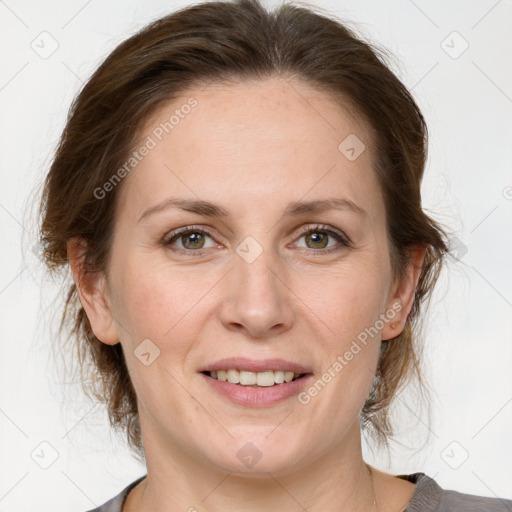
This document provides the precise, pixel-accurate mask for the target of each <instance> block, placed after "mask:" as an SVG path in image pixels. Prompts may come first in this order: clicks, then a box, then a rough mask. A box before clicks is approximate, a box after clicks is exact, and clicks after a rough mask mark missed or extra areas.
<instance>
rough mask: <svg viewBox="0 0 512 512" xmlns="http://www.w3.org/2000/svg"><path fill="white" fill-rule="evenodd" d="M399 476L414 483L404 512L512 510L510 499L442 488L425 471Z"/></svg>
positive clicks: (501, 511)
mask: <svg viewBox="0 0 512 512" xmlns="http://www.w3.org/2000/svg"><path fill="white" fill-rule="evenodd" d="M399 478H403V479H405V480H408V481H409V482H412V483H414V484H416V486H415V490H414V493H413V495H412V497H411V500H410V501H409V504H408V505H407V508H406V510H405V512H512V500H509V499H502V498H497V497H496V498H490V497H485V496H477V495H474V494H465V493H461V492H457V491H453V490H449V489H443V488H442V487H441V486H440V485H439V484H438V483H437V482H436V481H435V480H434V479H433V478H430V477H429V476H428V475H426V474H425V473H413V474H411V475H399Z"/></svg>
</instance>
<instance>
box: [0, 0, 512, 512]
mask: <svg viewBox="0 0 512 512" xmlns="http://www.w3.org/2000/svg"><path fill="white" fill-rule="evenodd" d="M275 3H276V2H274V1H266V2H265V5H267V6H272V5H274V4H275ZM314 3H315V4H316V5H318V6H320V7H322V8H324V9H327V10H328V11H330V12H331V13H332V14H333V15H336V16H338V17H339V18H341V19H343V20H348V21H350V22H351V26H356V25H357V26H358V27H359V29H358V31H359V33H360V34H362V35H363V36H364V37H366V38H368V39H370V40H371V41H373V42H375V43H378V44H382V45H383V46H385V47H386V48H388V49H389V50H390V51H391V52H392V53H393V54H394V55H395V56H396V58H397V63H399V64H397V66H396V67H395V68H394V69H395V71H396V73H397V74H398V75H399V77H400V78H401V79H402V80H403V81H404V83H405V84H406V85H407V86H408V87H409V89H412V91H413V94H414V96H415V98H416V99H417V101H418V103H419V106H420V108H421V109H422V111H423V113H424V115H425V117H426V120H427V123H428V125H429V130H430V152H429V161H428V167H427V172H426V177H425V180H424V184H423V194H424V207H425V208H426V209H427V210H428V211H429V212H430V213H431V215H432V216H433V217H434V218H436V219H437V220H439V221H440V222H442V223H443V225H444V226H446V227H447V228H448V229H449V230H451V231H452V233H453V235H454V237H456V238H457V239H458V240H453V241H452V246H453V248H454V255H455V256H457V258H455V257H453V258H452V257H451V256H450V257H449V258H448V265H447V266H446V269H445V271H444V274H443V277H442V280H441V281H440V283H439V286H438V289H437V292H436V295H435V298H434V301H433V304H432V307H431V310H430V316H429V323H428V330H427V340H426V349H425V368H426V372H427V378H428V380H429V381H430V382H431V387H432V389H433V394H432V398H433V401H432V417H431V422H430V424H428V418H426V416H425V415H424V414H423V415H422V414H421V412H419V411H416V409H415V406H414V401H410V402H407V397H406V396H401V397H400V399H399V400H398V405H399V407H398V408H397V410H396V416H397V417H398V418H399V419H400V423H401V424H403V425H408V424H410V425H411V427H410V428H408V429H405V428H404V429H403V431H402V432H401V434H400V436H399V437H398V439H399V441H400V443H397V444H394V445H393V451H392V454H391V461H390V463H389V464H388V460H387V458H386V457H384V455H383V454H378V453H375V454H374V453H373V452H372V451H370V450H368V449H367V448H366V447H365V456H366V460H367V462H369V463H371V464H374V465H375V466H377V467H378V468H380V469H382V470H384V471H389V472H392V473H395V474H404V473H412V472H416V471H422V472H425V473H427V474H428V475H430V476H431V477H433V478H435V479H436V480H437V481H438V483H439V484H440V485H441V486H442V487H444V488H450V489H455V490H459V491H461V492H468V493H473V494H481V495H487V496H496V495H497V496H501V497H507V498H512V439H511V432H512V429H511V427H512V339H511V338H512V337H511V328H510V321H511V319H512V200H511V197H512V188H511V187H512V171H511V169H512V167H511V165H512V144H511V142H512V123H511V120H512V66H511V62H512V59H511V55H512V36H511V34H512V32H511V31H510V26H511V23H512V3H511V2H510V1H508V0H502V1H496V0H488V1H487V0H485V1H483V0H482V1H478V2H476V1H467V0H464V1H458V2H456V1H449V2H448V1H442V2H441V1H436V2H434V1H425V0H415V1H412V0H400V1H344V0H338V1H334V0H332V1H330V2H329V1H326V0H325V1H317V2H314ZM189 4H190V2H188V1H181V2H177V1H171V0H167V1H164V0H161V1H156V0H154V1H145V2H138V1H135V0H129V1H127V0H123V1H120V0H116V1H110V2H108V3H106V2H99V1H98V0H92V1H89V2H87V1H86V0H72V1H66V2H64V1H63V0H61V1H57V0H48V1H45V2H36V1H35V0H31V1H25V2H22V1H15V0H6V1H5V2H3V1H0V43H1V46H0V47H1V49H2V50H1V52H2V53H1V55H2V65H1V67H0V105H1V107H0V108H1V112H2V115H1V117H0V123H1V124H0V140H1V143H2V153H1V165H0V172H1V183H2V186H1V188H0V229H1V239H2V264H1V266H0V315H1V322H0V329H1V337H2V340H1V347H2V357H1V358H0V365H1V368H0V379H1V380H0V390H1V396H0V429H1V431H0V438H1V453H0V461H1V473H0V511H2V512H7V511H9V512H17V511H27V510H52V511H54V512H64V511H65V512H71V511H76V512H83V511H84V510H88V509H91V508H94V507H96V506H98V505H100V504H102V503H103V502H105V501H106V500H107V499H109V498H111V497H112V496H114V495H115V494H117V493H118V492H119V491H120V490H121V489H122V488H124V487H125V486H126V485H127V484H128V483H130V482H131V481H133V480H134V479H135V478H137V477H138V476H140V475H142V474H144V473H145V468H144V467H143V466H141V465H140V464H138V463H137V462H135V461H134V460H133V458H132V457H131V455H130V453H129V451H128V449H127V448H125V446H124V445H123V441H122V440H120V439H118V438H116V436H115V434H112V433H111V432H110V430H109V427H108V423H107V417H106V414H105V411H104V409H102V408H101V407H99V406H94V404H92V403H89V402H87V401H86V400H84V399H82V395H81V393H80V388H79V386H77V385H76V383H75V384H74V385H73V384H72V383H68V386H67V387H66V388H65V389H66V390H67V391H66V395H63V391H62V390H63V383H62V382H61V380H60V378H59V376H58V374H57V373H56V369H55V367H54V365H53V362H52V361H53V360H52V357H51V352H50V346H51V344H52V343H53V342H54V341H53V336H52V334H51V328H52V326H53V325H54V324H55V322H56V321H57V319H58V315H59V314H60V310H59V309H58V308H59V304H60V301H61V300H62V294H63V290H65V288H64V287H61V285H60V283H59V282H58V281H57V282H56V283H55V284H52V283H51V282H50V281H48V280H47V279H45V277H44V274H43V270H42V265H41V263H40V262H39V260H38V258H37V257H36V255H35V254H34V253H32V252H31V250H30V249H31V247H32V246H33V245H34V243H35V232H36V225H35V222H34V217H33V212H31V211H30V210H29V207H28V204H29V203H27V200H28V199H29V194H31V193H34V192H33V191H34V190H36V187H37V186H38V184H39V183H40V181H41V179H42V177H43V176H44V172H45V171H46V170H47V168H48V165H49V163H50V158H51V154H52V151H53V150H54V148H55V145H56V143H57V140H58V137H59V135H60V133H61V131H62V129H63V127H64V122H65V118H66V114H67V108H68V106H69V104H70V102H71V100H72V98H73V97H74V95H75V94H76V93H77V91H78V90H79V88H80V86H81V84H82V82H83V81H85V80H86V79H87V77H88V76H89V75H90V74H91V73H92V71H93V70H94V69H95V68H96V67H97V66H98V65H99V63H100V62H101V61H102V59H103V58H104V57H105V56H106V55H107V54H108V53H109V52H110V51H111V50H112V49H113V48H114V47H115V46H116V45H117V44H119V43H120V42H121V41H122V40H124V39H125V38H126V37H128V36H129V35H131V34H132V33H133V32H134V31H135V30H137V29H139V28H141V27H142V26H143V25H145V24H146V23H147V22H149V21H150V20H152V19H154V18H156V17H158V16H160V15H163V14H166V13H169V12H171V11H173V10H175V9H176V8H178V7H182V6H185V5H189ZM352 23H354V25H352ZM43 31H47V32H48V33H49V34H51V37H52V38H54V39H55V40H56V41H57V43H58V48H57V49H56V51H55V52H54V53H53V54H52V55H51V56H49V57H48V58H46V59H43V58H41V57H40V56H39V55H38V54H37V53H36V52H35V51H34V50H33V49H32V47H31V44H33V43H32V42H33V41H35V42H36V43H37V42H38V41H40V38H41V37H47V38H48V36H40V34H41V32H43ZM454 31H456V32H457V33H458V35H457V34H455V35H454V34H452V32H454ZM464 40H465V41H466V42H467V44H469V47H468V49H467V50H466V51H465V52H464V53H462V54H461V55H460V56H458V58H453V57H454V56H455V55H456V54H458V53H459V52H460V50H461V49H462V48H463V44H464ZM46 41H47V42H50V39H47V40H46ZM443 41H444V43H443ZM34 44H35V43H34ZM39 44H41V43H39ZM46 48H49V46H48V45H47V46H46ZM447 52H448V53H447ZM450 52H451V54H452V55H451V56H450V55H449V53H450ZM35 193H37V190H36V192H35ZM31 200H34V197H33V196H31ZM53 311H56V312H57V313H55V314H54V316H53V317H52V312H53ZM416 415H417V416H419V419H417V418H416ZM413 420H414V421H413ZM427 424H428V427H427ZM427 434H428V437H427ZM41 442H46V443H49V444H50V445H51V446H52V447H53V448H50V447H49V446H48V445H47V444H44V445H42V446H39V445H40V443H41ZM53 450H55V452H53ZM37 454H39V458H38V457H37ZM52 456H55V457H57V458H56V460H55V462H53V463H52V464H51V465H50V467H48V469H43V468H42V467H40V464H43V465H44V464H45V463H46V464H49V463H50V462H51V460H52ZM466 456H467V457H468V458H467V460H465V461H464V458H465V457H466ZM36 461H37V462H36ZM462 461H464V462H463V463H461V462H462ZM38 462H39V464H38ZM459 464H460V466H459V467H458V468H456V469H455V468H454V467H451V466H457V465H459Z"/></svg>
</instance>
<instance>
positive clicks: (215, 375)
mask: <svg viewBox="0 0 512 512" xmlns="http://www.w3.org/2000/svg"><path fill="white" fill-rule="evenodd" d="M201 373H203V375H206V376H208V377H211V378H212V379H215V380H218V381H222V382H229V383H230V384H236V385H238V386H242V387H253V388H268V387H273V386H280V385H283V384H285V383H289V382H293V381H296V380H298V379H302V378H303V377H305V376H306V375H309V374H307V373H295V372H293V371H289V370H274V371H263V372H252V371H249V370H239V369H235V368H230V369H226V370H211V371H204V372H201Z"/></svg>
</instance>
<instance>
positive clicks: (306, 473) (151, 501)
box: [123, 420, 377, 512]
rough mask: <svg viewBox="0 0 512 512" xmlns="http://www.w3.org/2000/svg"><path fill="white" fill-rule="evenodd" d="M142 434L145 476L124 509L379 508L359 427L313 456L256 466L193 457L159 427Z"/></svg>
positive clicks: (353, 511) (311, 511) (367, 511)
mask: <svg viewBox="0 0 512 512" xmlns="http://www.w3.org/2000/svg"><path fill="white" fill-rule="evenodd" d="M142 424H143V422H142V420H141V426H142ZM145 426H146V427H151V425H148V424H147V425H145ZM146 431H147V428H146ZM143 432H144V430H143ZM145 439H152V440H154V441H155V442H153V443H151V442H149V443H148V442H146V441H145V444H144V447H145V452H146V463H147V474H148V476H147V478H146V479H145V480H144V481H143V482H142V483H141V484H139V486H138V487H139V489H137V492H134V493H133V495H130V497H129V500H127V503H126V505H125V508H124V509H123V510H124V512H130V511H131V510H137V511H138V512H146V511H147V512H149V511H150V510H151V511H154V512H173V511H175V510H187V511H190V512H196V511H199V510H208V511H209V512H217V511H219V512H220V511H226V510H244V511H246V512H253V511H254V512H256V511H258V512H259V511H261V510H280V511H283V512H287V511H290V512H291V511H296V510H297V508H298V507H300V509H301V510H304V509H306V510H308V512H317V511H325V510H332V509H333V503H336V506H335V509H336V510H339V511H347V512H348V511H350V512H374V511H375V512H376V511H377V508H376V505H375V504H374V503H375V499H376V498H375V491H374V486H373V482H372V478H371V474H370V473H369V471H368V467H367V466H366V464H365V463H364V461H363V459H362V454H361V438H360V431H359V430H358V429H357V430H356V429H354V430H353V431H351V432H350V433H348V435H347V436H346V438H345V439H344V441H343V443H340V444H339V445H337V446H332V447H331V446H329V447H325V448H324V450H323V453H322V454H321V455H320V456H319V457H317V458H316V459H315V460H314V461H312V462H309V463H304V462H296V463H295V464H293V465H291V466H292V467H290V466H287V467H286V470H284V469H281V470H279V468H276V470H275V471H273V470H272V471H268V470H266V471H263V470H260V471H259V472H258V471H254V470H252V471H248V472H235V471H233V470H229V469H227V470H222V469H220V468H219V465H218V464H214V463H212V461H211V460H208V459H202V460H199V459H198V458H195V457H192V456H191V455H190V452H188V451H187V450H186V449H183V447H182V445H180V443H171V442H169V441H167V442H166V441H165V440H164V439H162V438H159V436H158V435H157V432H151V434H150V435H149V436H148V435H146V436H145ZM162 446H165V447H166V449H162ZM256 468H257V466H255V468H254V469H256Z"/></svg>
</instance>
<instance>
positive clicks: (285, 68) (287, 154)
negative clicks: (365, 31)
mask: <svg viewBox="0 0 512 512" xmlns="http://www.w3.org/2000/svg"><path fill="white" fill-rule="evenodd" d="M426 135H427V129H426V126H425V123H424V119H423V117H422V115H421V112H420V111H419V109H418V107H417V106H416V104H415V102H414V100H413V98H412V97H411V95H410V94H409V93H408V91H407V90H406V89H405V87H404V86H403V85H402V84H401V82H400V81H399V80H398V79H397V78H396V76H395V75H394V74H393V73H392V72H391V71H390V70H389V69H388V68H387V67H386V65H385V64H384V63H383V62H382V60H381V59H379V55H378V51H377V50H376V49H373V48H371V47H370V46H369V45H368V44H366V43H364V42H363V41H361V40H359V39H358V38H356V37H355V36H354V35H353V34H352V33H351V32H350V31H349V30H348V29H346V28H345V27H344V26H342V25H341V24H340V23H339V22H337V21H333V20H330V19H329V18H328V17H325V16H323V15H320V14H316V13H314V12H312V11H311V10H308V9H305V8H300V7H293V6H291V5H287V6H283V7H281V8H279V9H277V10H276V11H275V12H274V13H268V12H267V11H266V10H265V9H264V8H263V7H262V6H261V5H260V4H259V3H258V2H257V1H256V0H240V1H237V2H209V3H206V4H199V5H195V6H193V7H190V8H186V9H182V10H181V11H178V12H176V13H174V14H172V15H170V16H167V17H165V18H162V19H160V20H157V21H156V22H154V23H152V24H151V25H149V26H148V27H146V28H145V29H143V30H142V31H141V32H139V33H138V34H136V35H134V36H133V37H131V38H130V39H128V40H127V41H125V42H124V43H122V44H121V45H120V46H119V47H118V48H116V49H115V50H114V52H112V54H111V55H110V56H109V57H108V58H107V59H106V61H105V62H104V63H103V64H102V65H101V66H100V67H99V69H98V70H97V71H96V72H95V73H94V75H93V76H92V78H91V79H90V80H89V81H88V82H87V83H86V85H85V86H84V88H83V90H82V91H81V92H80V94H79V95H78V97H77V99H76V100H75V102H74V103H73V105H72V108H71V111H70V116H69V119H68V122H67V125H66V128H65V131H64V133H63V136H62V139H61V142H60V145H59V148H58V151H57V154H56V157H55V160H54V162H53V164H52V167H51V169H50V172H49V174H48V177H47V180H46V182H45V189H44V195H43V201H42V206H41V213H42V216H43V219H42V226H41V231H42V239H43V243H44V245H45V255H46V258H47V261H48V264H49V266H50V267H52V268H55V267H57V266H59V265H62V266H66V265H68V264H69V267H70V269H71V271H72V274H73V278H74V283H75V284H73V285H72V286H71V288H70V291H69V295H68V302H67V308H66V311H65V312H64V317H65V318H66V317H67V318H68V320H69V319H71V320H72V321H73V322H74V324H73V325H74V334H75V335H76V339H77V347H78V351H79V354H80V357H81V359H80V360H81V361H82V362H83V365H84V366H83V369H84V375H86V373H87V366H86V361H91V362H92V365H91V368H90V370H89V371H90V372H91V373H90V376H89V380H87V379H86V378H85V379H84V385H85V387H86V389H89V390H90V389H92V390H94V391H95V393H96V394H97V396H98V398H100V399H101V400H103V401H104V402H105V403H106V404H107V406H108V411H109V416H110V419H111V422H112V424H113V425H114V426H116V427H117V428H123V429H125V431H126V433H127V437H128V441H129V443H130V446H131V447H132V448H133V449H134V450H135V452H136V453H137V454H138V456H139V457H141V458H143V459H144V460H145V462H146V465H147V475H144V476H143V477H141V478H139V479H137V480H136V481H135V482H132V483H131V484H130V485H129V486H127V487H126V488H125V489H124V490H123V491H122V492H121V493H120V494H118V495H117V496H116V497H114V498H112V500H110V501H109V502H108V503H105V504H104V505H103V506H101V507H99V508H97V509H96V511H95V512H107V511H109V512H113V511H116V512H117V511H123V512H134V511H138V512H145V511H164V510H165V511H174V510H189V511H195V510H208V511H216V510H226V509H235V508H236V509H237V510H244V511H253V510H258V511H259V510H271V509H275V510H280V511H288V510H290V511H291V510H308V511H311V512H313V511H317V510H347V511H349V510H350V511H372V510H378V511H379V512H398V511H404V510H406V511H419V510H421V511H423V512H424V511H443V512H444V511H462V510H464V511H467V510H511V509H512V502H511V501H507V500H500V499H498V498H484V497H478V496H473V495H467V494H461V493H457V492H454V491H447V490H443V489H441V487H440V486H439V485H438V484H437V483H436V482H435V481H434V480H433V479H432V478H430V477H428V476H427V475H426V474H424V473H414V474H411V475H391V474H388V473H384V472H382V471H378V470H376V469H374V468H372V467H370V466H369V465H367V464H366V463H365V462H364V460H363V457H362V452H361V433H362V432H368V433H371V434H373V436H374V438H375V440H376V441H377V442H379V443H381V444H386V443H387V440H388V438H389V437H391V435H392V433H393V429H392V426H391V424H390V420H389V417H388V411H389V405H390V403H391V402H392V400H393V398H394V397H395V396H396V394H397V393H398V391H399V390H400V389H402V388H403V387H404V386H405V385H406V384H407V383H408V382H409V381H410V380H411V379H412V378H413V377H416V378H417V379H419V382H420V383H421V374H420V367H419V361H418V341H419V329H418V325H419V321H420V318H421V317H420V313H423V310H424V308H425V306H426V305H427V303H428V298H429V297H430V295H431V292H432V289H433V287H434V285H435V282H436V280H437V278H438V275H439V272H440V269H441V264H442V261H443V257H444V255H445V254H446V252H447V244H446V236H445V233H444V232H443V230H442V228H441V227H440V226H438V225H437V224H436V223H435V222H434V221H433V220H432V219H430V218H429V217H428V216H427V215H426V214H425V213H424V212H423V210H422V208H421V196H420V185H421V180H422V176H423V171H424V165H425V159H426V142H427V138H426ZM98 376H99V378H98Z"/></svg>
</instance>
